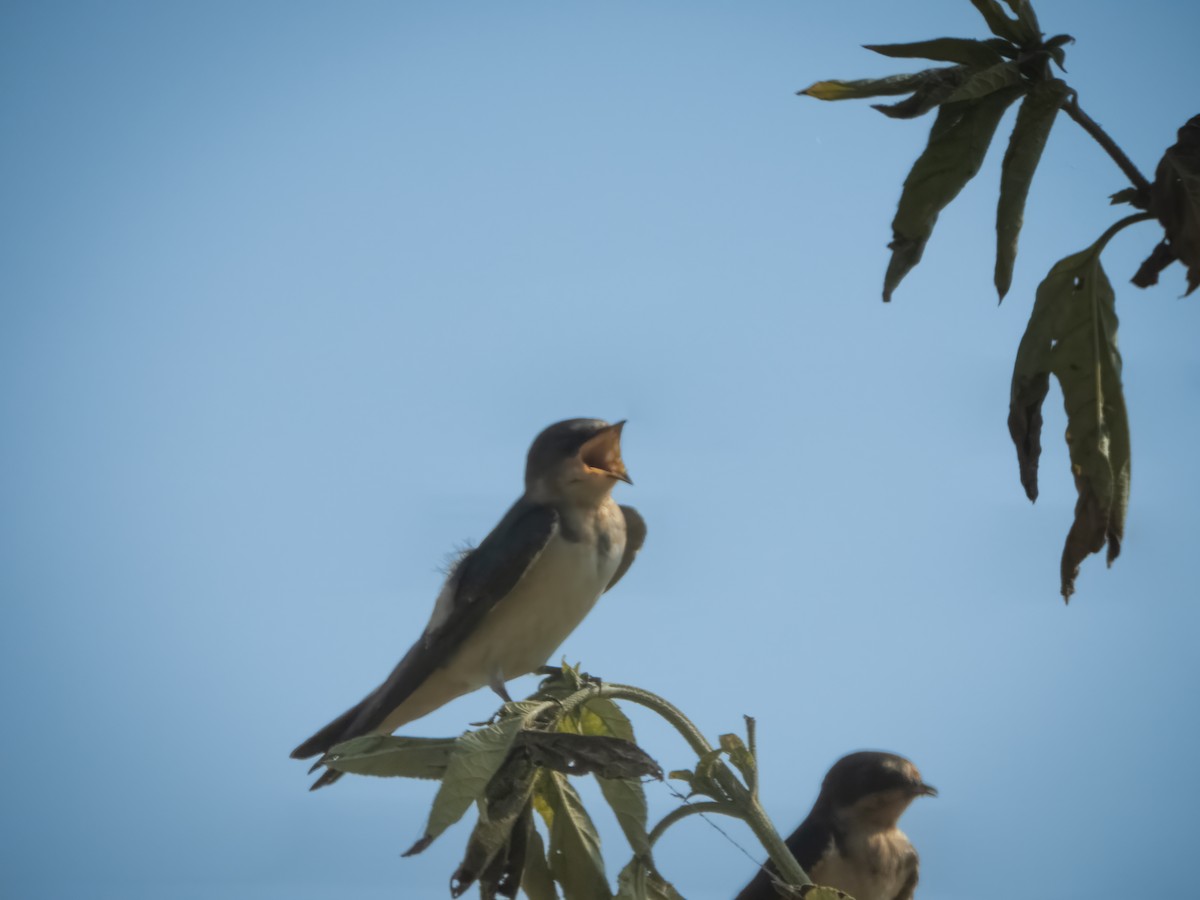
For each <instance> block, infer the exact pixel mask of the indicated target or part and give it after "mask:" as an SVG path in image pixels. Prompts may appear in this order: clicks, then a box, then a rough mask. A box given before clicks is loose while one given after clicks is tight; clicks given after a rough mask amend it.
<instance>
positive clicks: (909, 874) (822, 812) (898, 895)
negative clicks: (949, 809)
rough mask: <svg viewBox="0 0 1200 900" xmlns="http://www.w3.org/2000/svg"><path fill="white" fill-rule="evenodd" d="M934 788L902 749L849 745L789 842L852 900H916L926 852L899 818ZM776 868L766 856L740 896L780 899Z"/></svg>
mask: <svg viewBox="0 0 1200 900" xmlns="http://www.w3.org/2000/svg"><path fill="white" fill-rule="evenodd" d="M936 796H937V790H936V789H935V788H933V787H932V786H930V785H928V784H926V783H925V782H924V781H922V780H921V773H920V772H918V771H917V767H916V766H914V765H913V764H912V763H911V762H909V761H908V760H907V759H905V758H904V757H903V756H897V755H896V754H895V753H883V752H881V751H878V750H861V751H859V752H857V753H851V754H850V755H849V756H843V757H842V758H841V759H839V760H838V761H837V762H836V763H834V764H833V767H832V768H831V769H830V770H829V772H828V774H826V776H825V780H824V781H823V782H822V783H821V792H820V794H818V795H817V802H816V803H814V804H813V808H812V812H810V813H809V814H808V817H807V818H806V819H805V820H804V821H803V822H801V823H800V827H799V828H797V829H796V830H795V831H794V832H792V834H791V836H790V837H789V838H788V839H787V845H788V849H789V850H791V851H792V855H793V856H795V857H796V862H798V863H800V868H802V869H804V871H805V872H807V873H808V877H809V878H811V879H812V880H813V881H814V882H816V883H817V884H820V885H824V886H826V887H831V888H836V889H837V890H839V891H844V892H845V893H847V894H849V895H850V896H851V897H853V898H854V900H912V896H913V892H914V891H915V890H916V888H917V876H918V867H919V864H920V859H919V858H918V856H917V851H916V849H915V848H914V847H913V845H912V844H911V843H910V842H909V840H908V837H907V836H906V835H905V834H904V832H903V831H901V830H900V829H899V827H898V826H897V823H898V822H899V820H900V816H901V814H902V813H903V812H904V811H905V810H906V809H908V805H909V804H910V803H912V802H913V800H915V799H916V798H917V797H936ZM773 875H774V870H773V869H772V868H771V864H770V863H768V864H767V867H766V869H764V870H761V871H760V872H759V873H758V874H757V875H756V876H755V877H754V880H753V881H751V882H750V883H749V884H748V885H746V887H745V888H744V889H743V890H742V892H741V893H740V894H738V896H737V900H775V898H777V897H779V894H778V893H777V892H776V890H775V888H774V887H773Z"/></svg>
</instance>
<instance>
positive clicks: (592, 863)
mask: <svg viewBox="0 0 1200 900" xmlns="http://www.w3.org/2000/svg"><path fill="white" fill-rule="evenodd" d="M552 671H553V674H552V675H551V676H550V677H549V678H547V679H546V680H544V681H543V682H542V684H541V685H540V686H539V689H538V691H537V692H536V693H535V694H533V695H532V696H531V697H529V698H528V699H526V700H524V701H521V702H517V703H506V704H505V705H504V706H503V707H501V709H500V710H499V711H498V712H497V713H496V715H495V716H494V717H493V719H492V720H491V721H490V722H488V723H486V724H484V725H481V726H479V727H477V728H474V729H472V730H470V731H467V732H465V733H464V734H462V735H460V736H459V737H457V738H412V737H395V736H382V735H373V736H369V737H362V738H356V739H354V740H351V741H346V742H345V743H342V744H339V745H338V746H336V747H334V748H333V750H332V751H331V752H330V755H329V757H328V759H327V760H326V762H327V764H328V765H329V766H330V767H331V768H333V769H336V770H338V771H341V772H349V773H354V774H360V775H375V776H390V777H404V778H426V779H428V778H433V779H438V780H439V781H440V785H439V787H438V791H437V794H436V796H435V797H434V800H433V805H432V808H431V809H430V812H429V816H428V819H427V822H426V825H425V828H424V832H423V834H422V836H421V838H420V839H419V840H418V841H417V842H416V843H415V844H413V846H412V847H410V848H409V850H408V851H407V852H406V853H405V854H404V855H405V856H412V855H414V854H417V853H420V852H421V851H423V850H424V849H426V848H427V847H428V846H429V845H430V844H432V843H433V841H434V840H436V839H437V838H438V837H439V836H440V835H441V834H442V833H443V832H444V831H445V830H446V829H447V828H449V827H450V826H451V825H453V824H454V823H455V822H457V821H459V820H460V819H461V818H462V817H463V816H464V815H465V814H466V812H467V810H468V809H470V807H471V806H472V805H474V806H475V807H476V808H477V811H478V818H477V820H476V823H475V826H474V828H473V829H472V831H471V834H470V836H469V837H468V839H467V846H466V849H465V851H464V854H463V859H462V862H461V863H460V864H459V866H458V868H457V869H456V870H455V872H454V874H453V876H452V877H451V880H450V890H451V894H452V896H455V897H458V896H461V895H462V894H463V893H464V892H466V891H467V890H468V889H469V888H470V887H471V886H472V885H476V884H477V885H478V886H479V891H480V896H481V897H483V898H485V900H495V898H498V897H508V898H512V897H515V896H516V895H517V893H518V891H521V890H523V891H524V892H525V894H526V895H527V896H528V897H529V898H530V900H558V898H559V897H560V892H561V897H562V898H563V900H614V897H615V900H681V898H680V895H679V893H678V892H677V891H676V890H675V888H674V887H673V886H672V885H671V884H670V882H668V881H667V880H666V879H665V878H663V876H662V875H661V874H660V873H659V871H658V869H657V868H656V866H655V864H654V858H653V854H652V849H653V846H654V843H655V841H657V840H658V839H659V838H660V837H661V836H662V835H663V834H664V833H665V832H666V830H667V829H668V828H670V827H671V826H672V825H674V824H675V823H676V822H678V821H681V820H682V819H684V818H687V817H689V816H692V815H695V814H700V813H720V814H724V815H731V816H736V817H738V818H741V819H743V820H745V821H746V822H747V823H748V824H749V825H750V826H751V828H752V829H753V830H754V831H755V833H756V834H758V835H759V836H760V838H762V839H763V842H764V845H765V846H766V847H767V849H768V853H769V854H770V855H771V858H772V861H773V862H774V863H775V867H776V869H777V870H778V871H779V872H781V873H783V876H782V877H783V878H784V879H785V882H781V883H790V884H792V885H795V886H797V887H799V886H801V885H805V884H807V883H808V879H807V876H805V874H804V872H803V870H801V869H800V867H799V865H798V864H797V863H796V861H795V858H794V857H793V856H792V855H791V852H790V851H789V850H788V849H787V847H786V845H785V844H784V843H783V841H782V839H781V838H780V837H779V835H778V834H777V833H776V832H775V831H774V828H773V826H771V824H770V822H769V821H768V820H767V818H766V814H765V812H763V811H762V807H761V806H760V805H759V803H758V798H757V764H756V761H755V756H754V729H753V720H750V719H747V739H748V743H747V741H743V740H742V739H741V738H740V737H738V736H737V735H734V734H726V735H722V736H721V738H720V740H719V744H718V746H717V747H711V746H710V745H709V744H708V742H707V741H705V740H704V738H703V737H702V736H701V735H700V734H699V732H698V731H696V729H695V726H694V725H692V724H691V722H690V721H688V720H687V718H686V717H685V716H683V714H682V713H680V712H679V711H678V710H676V709H675V708H674V707H673V706H671V705H670V704H669V703H667V702H666V701H665V700H663V699H662V698H660V697H657V696H656V695H654V694H650V693H648V692H645V691H642V690H640V689H638V688H632V687H628V686H625V685H604V684H602V683H600V682H599V681H596V680H594V679H590V678H588V677H587V676H585V675H583V674H582V673H581V672H580V671H579V669H578V668H573V667H570V666H565V665H564V666H563V667H562V668H561V669H555V670H552ZM618 698H621V699H626V700H631V701H633V702H635V703H640V704H641V705H643V706H646V707H648V708H650V709H652V710H654V711H655V712H657V713H658V714H659V715H661V716H662V717H663V718H665V719H667V721H669V722H670V723H671V724H672V725H674V726H675V727H676V729H677V730H679V731H680V733H681V734H683V735H684V737H685V738H686V739H687V740H688V742H689V744H690V745H691V746H692V748H693V749H694V750H695V751H696V753H697V755H698V757H699V759H698V762H697V763H696V765H695V766H694V767H693V768H692V769H688V770H682V771H679V772H672V773H671V777H672V778H682V779H683V780H685V781H687V782H688V784H689V787H690V788H691V795H692V796H695V795H698V794H700V795H704V796H707V797H710V798H713V799H712V800H710V801H708V802H704V803H692V802H691V801H690V800H688V799H685V801H684V804H683V805H682V806H680V807H678V808H677V809H675V810H673V811H672V812H670V813H668V814H667V815H666V816H665V817H664V818H663V820H662V821H660V822H658V823H657V824H656V825H655V826H654V827H653V828H650V827H649V825H648V813H647V805H646V797H645V792H644V789H643V779H647V778H650V779H655V780H662V778H663V773H662V769H661V768H659V766H658V763H657V762H655V761H654V760H653V759H652V758H651V757H650V756H648V755H647V754H646V753H645V752H644V751H643V750H641V748H639V747H638V746H637V744H636V742H635V740H634V732H633V726H632V724H631V723H630V721H629V719H628V717H627V716H626V715H625V713H624V711H623V710H622V709H621V708H620V707H619V706H618V704H617V702H616V700H617V699H618ZM726 762H728V763H729V765H731V766H733V767H734V769H736V770H737V771H738V772H739V773H740V775H741V779H740V780H739V779H738V778H737V777H736V776H735V775H734V774H733V772H732V771H731V770H730V768H729V767H728V766H727V765H726ZM588 775H590V776H592V777H594V778H595V779H596V781H597V783H598V784H599V787H600V791H601V794H602V795H603V797H604V799H605V801H606V802H607V804H608V806H609V807H610V808H611V810H612V813H613V815H614V816H615V817H616V820H617V822H618V824H619V825H620V827H621V830H622V832H623V833H624V835H625V838H626V840H627V841H628V842H629V847H630V849H631V851H632V858H631V859H630V861H629V863H628V864H627V865H626V866H625V867H624V868H623V869H622V870H621V872H620V873H619V874H618V876H617V891H616V894H615V895H614V894H613V893H612V891H611V889H610V885H609V881H608V875H607V873H606V871H605V865H604V859H603V856H602V855H601V852H600V838H599V835H598V833H597V831H596V827H595V824H594V823H593V820H592V818H591V815H590V814H589V813H588V811H587V809H586V808H585V806H584V804H583V801H582V799H581V798H580V795H579V793H578V791H577V790H576V789H575V786H574V785H573V784H572V778H576V777H581V776H588ZM538 820H540V821H541V823H542V827H541V828H539V827H538V825H537V821H538ZM543 832H544V833H543Z"/></svg>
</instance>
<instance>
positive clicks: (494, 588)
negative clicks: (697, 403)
mask: <svg viewBox="0 0 1200 900" xmlns="http://www.w3.org/2000/svg"><path fill="white" fill-rule="evenodd" d="M624 425H625V423H624V422H617V423H616V424H615V425H610V424H608V423H607V422H603V421H601V420H599V419H568V420H567V421H565V422H558V423H556V424H554V425H551V426H550V427H549V428H547V429H546V430H545V431H543V432H542V433H541V434H539V435H538V436H537V438H536V439H534V442H533V445H532V446H531V447H530V448H529V456H528V458H527V460H526V465H525V493H524V494H523V495H522V496H521V498H520V499H519V500H517V502H516V503H515V504H513V506H512V508H511V509H509V511H508V513H507V514H506V515H505V516H504V518H503V519H501V520H500V523H499V524H498V525H497V526H496V527H495V528H493V529H492V531H491V533H490V534H489V535H488V536H487V537H486V538H484V539H483V541H482V542H481V543H480V544H479V546H478V547H476V548H475V549H473V550H471V551H470V552H468V553H466V554H464V555H463V556H462V557H461V558H460V559H459V560H458V562H457V563H456V564H455V565H454V567H453V568H452V569H451V571H450V573H449V575H448V576H447V578H446V581H445V584H444V585H443V586H442V590H441V593H440V594H439V595H438V598H437V601H436V603H435V604H434V608H433V614H432V615H431V616H430V618H429V622H428V624H427V625H426V626H425V630H424V631H423V632H422V634H421V636H420V637H419V638H418V639H417V642H416V643H415V644H413V646H412V648H411V649H410V650H409V651H408V653H406V654H405V655H404V658H403V659H402V660H400V663H399V664H398V665H397V666H396V668H395V669H393V670H392V673H391V675H389V676H388V677H387V680H386V681H384V682H383V684H381V685H380V686H379V687H377V688H376V689H375V690H373V691H372V692H371V693H370V694H368V695H367V696H366V697H365V698H363V700H362V701H361V702H360V703H358V704H357V705H356V706H354V707H352V708H350V709H349V710H347V711H346V712H344V713H343V714H342V715H340V716H338V717H337V718H336V719H334V720H333V721H332V722H330V723H329V724H328V725H326V726H325V727H324V728H322V729H321V730H320V731H318V732H317V733H316V734H314V735H313V736H312V737H310V738H309V739H308V740H306V741H305V742H304V743H302V744H301V745H300V746H299V747H297V748H296V749H295V750H293V751H292V757H293V758H295V759H308V758H310V757H313V756H318V755H319V756H320V757H321V758H320V759H318V760H317V762H316V764H315V765H314V766H313V768H312V770H310V771H315V770H316V769H317V768H318V767H319V766H320V765H322V763H323V761H324V759H325V754H327V753H328V752H329V750H330V748H331V747H333V746H334V745H335V744H339V743H341V742H342V741H347V740H350V739H351V738H354V737H359V736H361V735H365V734H390V733H391V732H393V731H395V730H396V729H397V728H399V727H400V726H401V725H404V724H405V723H407V722H411V721H413V720H414V719H418V718H420V717H421V716H424V715H426V714H427V713H430V712H433V710H435V709H437V708H438V707H440V706H443V705H444V704H446V703H449V702H450V701H451V700H453V699H455V698H456V697H460V696H462V695H463V694H466V693H468V692H470V691H474V690H476V689H477V688H481V687H484V686H485V685H486V686H489V687H491V688H492V690H494V691H495V692H496V693H497V694H499V695H500V696H501V697H502V698H503V699H504V700H505V701H508V700H509V699H510V698H509V696H508V691H507V689H506V688H505V682H507V681H509V680H511V679H513V678H517V677H518V676H521V675H526V674H528V673H530V672H533V671H535V670H536V669H538V668H540V667H541V666H543V665H545V664H546V661H547V660H549V658H550V656H551V655H552V654H553V653H554V651H555V650H557V649H558V646H559V645H560V644H561V643H562V642H563V641H564V640H565V639H566V637H567V635H569V634H570V633H571V632H572V631H574V630H575V627H576V626H577V625H579V623H580V622H582V621H583V618H584V616H586V615H587V614H588V612H589V611H590V610H591V608H592V606H593V605H595V603H596V600H597V599H599V597H600V595H601V594H603V593H604V592H605V591H607V590H608V589H609V588H611V587H612V586H613V585H615V584H616V583H617V582H618V581H620V580H621V577H622V576H623V575H624V574H625V572H626V571H628V569H629V567H630V565H631V564H632V563H633V558H634V556H635V555H636V554H637V552H638V550H639V549H640V548H641V546H642V542H643V541H644V540H645V537H646V524H645V521H644V520H643V519H642V517H641V516H640V515H639V514H638V512H637V511H636V510H635V509H633V508H632V507H629V506H618V505H617V504H616V502H615V501H614V500H613V499H612V489H613V487H614V486H615V485H616V483H617V482H618V481H624V482H626V483H629V484H632V483H633V482H632V481H631V480H630V478H629V475H628V473H627V472H626V471H625V463H624V461H623V460H622V459H621V429H622V427H623V426H624ZM340 776H341V773H340V772H336V771H334V770H333V769H329V768H327V769H326V770H325V772H324V773H322V774H321V776H320V777H319V778H318V779H317V780H316V781H315V782H314V783H313V785H312V788H311V789H312V790H316V789H317V788H319V787H322V786H324V785H327V784H332V783H333V782H334V781H336V780H337V779H338V778H339V777H340Z"/></svg>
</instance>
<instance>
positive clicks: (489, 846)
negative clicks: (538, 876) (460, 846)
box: [450, 748, 537, 898]
mask: <svg viewBox="0 0 1200 900" xmlns="http://www.w3.org/2000/svg"><path fill="white" fill-rule="evenodd" d="M536 774H537V773H536V770H535V769H534V767H533V764H532V763H530V761H529V759H528V756H527V755H526V754H525V753H524V752H523V751H521V750H520V749H519V748H518V749H514V750H513V751H512V752H511V753H510V754H509V756H508V759H506V760H505V762H504V765H502V766H501V767H500V768H499V769H498V770H497V771H496V773H495V774H494V775H493V776H492V778H491V780H490V781H489V782H488V785H487V789H486V790H485V791H484V793H483V796H482V797H480V800H479V821H478V822H476V823H475V828H474V829H473V830H472V831H471V836H470V838H468V839H467V850H466V853H465V855H464V856H463V861H462V863H461V864H460V865H459V867H458V869H456V870H455V872H454V875H453V876H451V879H450V894H451V896H454V897H460V896H462V894H463V893H464V892H465V891H466V890H467V888H469V887H470V886H471V885H472V884H474V883H475V882H476V881H479V883H480V893H481V894H482V896H483V897H485V898H487V897H492V898H494V897H496V896H503V897H515V896H516V895H517V889H518V888H519V887H520V884H521V871H522V869H523V868H524V866H525V847H526V840H527V830H528V828H529V826H530V825H531V824H532V818H531V814H530V798H531V797H532V794H533V783H534V776H535V775H536Z"/></svg>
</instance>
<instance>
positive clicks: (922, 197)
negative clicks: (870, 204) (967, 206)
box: [883, 87, 1024, 302]
mask: <svg viewBox="0 0 1200 900" xmlns="http://www.w3.org/2000/svg"><path fill="white" fill-rule="evenodd" d="M1023 91H1024V88H1023V87H1008V88H1002V89H1001V90H999V91H996V92H995V93H992V94H988V95H987V96H986V97H984V98H983V99H981V100H974V101H971V102H967V103H954V104H948V105H946V106H943V107H942V108H941V109H939V110H938V115H937V119H936V120H935V121H934V123H933V128H932V129H931V130H930V132H929V142H928V143H927V144H926V146H925V150H924V152H922V154H921V155H920V157H918V158H917V161H916V162H915V163H914V164H913V167H912V171H910V172H909V173H908V177H907V178H906V179H905V180H904V190H903V192H902V193H901V195H900V203H899V205H898V207H897V209H896V217H895V219H893V220H892V234H893V239H892V242H891V243H890V244H889V245H888V246H889V247H890V248H891V250H892V259H891V262H890V263H889V264H888V270H887V275H886V276H885V277H884V285H883V299H884V301H885V302H886V301H888V300H891V299H892V292H893V291H894V290H895V289H896V286H897V285H899V284H900V281H901V280H902V279H903V278H904V276H905V275H907V274H908V273H909V271H911V270H912V268H913V266H915V265H916V264H917V263H918V262H920V260H921V254H922V253H924V252H925V244H926V242H927V241H928V240H929V236H930V235H931V234H932V233H933V226H934V224H935V223H936V222H937V218H938V214H939V213H941V211H942V210H943V209H945V208H946V206H947V204H949V203H950V201H951V200H953V199H954V198H955V197H957V196H958V192H959V191H961V190H962V189H963V187H964V186H965V185H966V183H967V182H968V181H970V180H971V179H972V178H974V177H975V174H976V173H977V172H978V171H979V167H980V166H981V165H982V164H983V158H984V156H985V155H986V154H987V149H988V145H989V144H990V143H991V141H992V135H993V134H995V133H996V126H997V125H998V124H999V123H1000V118H1001V117H1002V116H1003V115H1004V111H1005V110H1006V109H1008V107H1009V105H1010V104H1011V103H1012V102H1013V101H1014V100H1016V99H1017V97H1019V96H1021V94H1022V93H1023Z"/></svg>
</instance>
